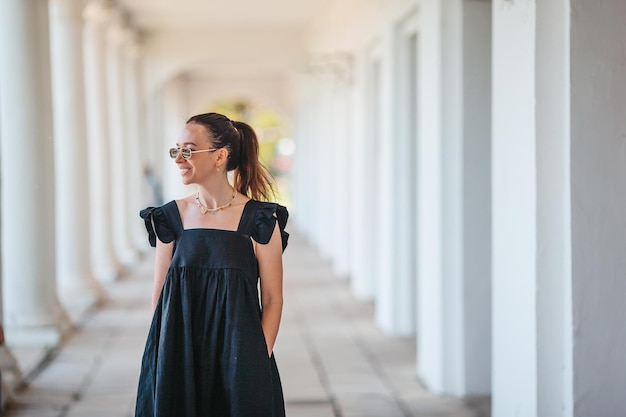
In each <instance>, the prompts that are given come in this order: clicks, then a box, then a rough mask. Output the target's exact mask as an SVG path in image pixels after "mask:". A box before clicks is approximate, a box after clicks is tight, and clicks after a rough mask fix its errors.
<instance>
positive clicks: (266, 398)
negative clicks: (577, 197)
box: [135, 113, 288, 417]
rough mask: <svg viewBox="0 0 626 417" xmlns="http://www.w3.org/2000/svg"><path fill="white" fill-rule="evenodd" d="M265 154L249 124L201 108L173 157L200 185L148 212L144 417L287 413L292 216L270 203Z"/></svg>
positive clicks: (186, 180) (139, 411) (139, 413)
mask: <svg viewBox="0 0 626 417" xmlns="http://www.w3.org/2000/svg"><path fill="white" fill-rule="evenodd" d="M258 152H259V145H258V141H257V138H256V135H255V133H254V130H252V128H251V127H250V126H248V125H247V124H245V123H242V122H235V121H231V120H230V119H228V118H227V117H226V116H223V115H221V114H217V113H207V114H200V115H197V116H193V117H192V118H190V119H189V120H188V121H187V123H186V125H185V127H184V129H183V131H182V134H181V137H180V139H179V140H178V142H177V143H176V147H175V148H172V149H170V156H171V157H172V158H173V159H174V162H175V163H176V165H177V166H178V169H179V170H180V176H181V180H182V182H183V184H196V185H197V186H198V189H197V191H196V192H195V193H194V194H193V195H190V196H188V197H185V198H182V199H180V200H175V201H171V202H169V203H167V204H165V205H163V206H161V207H156V208H154V207H149V208H147V209H145V210H142V211H141V217H142V218H143V219H144V220H145V223H146V228H147V230H148V233H149V240H150V244H151V245H152V246H156V260H155V270H154V289H153V292H152V306H153V309H154V316H153V319H152V325H151V326H150V332H149V334H148V340H147V342H146V347H145V352H144V355H143V361H142V366H141V375H140V378H139V388H138V393H137V403H136V408H135V416H136V417H148V416H150V417H191V416H195V417H209V416H215V417H283V416H284V415H285V406H284V400H283V392H282V387H281V383H280V378H279V375H278V368H277V366H276V361H275V360H274V355H273V353H272V351H273V348H274V343H275V342H276V336H277V334H278V327H279V324H280V319H281V314H282V307H283V267H282V252H283V251H284V249H285V247H286V246H287V238H288V234H287V233H286V232H285V225H286V223H287V217H288V213H287V209H286V208H285V207H283V206H280V205H278V204H275V203H269V202H266V201H267V200H268V199H269V198H270V196H271V195H272V194H273V193H272V191H273V182H272V179H271V176H270V175H269V174H268V172H267V171H266V170H265V168H264V167H262V165H261V164H260V162H259V160H258ZM229 171H234V175H233V185H231V184H230V183H229V180H228V176H227V173H228V172H229ZM259 279H260V304H259V294H258V291H257V283H258V282H259Z"/></svg>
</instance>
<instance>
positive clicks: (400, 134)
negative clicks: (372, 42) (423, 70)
mask: <svg viewBox="0 0 626 417" xmlns="http://www.w3.org/2000/svg"><path fill="white" fill-rule="evenodd" d="M393 49H394V57H393V62H394V68H393V94H394V97H393V124H392V131H393V136H392V137H393V144H392V147H393V159H394V161H393V167H392V170H393V185H392V186H393V188H392V189H393V202H394V203H393V206H392V214H391V217H392V221H393V240H392V243H391V244H392V246H393V270H392V271H391V273H390V275H389V276H388V277H387V278H386V280H387V281H390V284H391V285H392V288H391V289H390V290H391V291H390V298H391V299H390V319H391V326H392V327H391V330H392V331H393V333H395V334H399V335H404V336H407V335H412V334H414V333H415V329H416V314H415V306H416V296H417V270H416V267H417V264H416V262H415V260H416V258H417V248H416V239H415V238H414V237H415V235H416V233H417V195H416V194H417V163H416V161H417V157H418V155H417V123H418V122H417V119H418V118H419V115H418V113H417V93H418V91H417V76H418V74H417V16H416V14H415V13H411V14H410V15H408V16H406V17H405V18H404V19H403V20H401V21H400V22H398V23H397V24H396V25H395V26H394V28H393Z"/></svg>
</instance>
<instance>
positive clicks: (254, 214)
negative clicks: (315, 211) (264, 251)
mask: <svg viewBox="0 0 626 417" xmlns="http://www.w3.org/2000/svg"><path fill="white" fill-rule="evenodd" d="M246 206H248V207H250V211H251V214H250V217H251V219H252V220H253V227H252V233H251V234H252V238H253V239H254V240H255V241H256V242H257V243H260V244H262V245H264V244H267V243H268V242H269V241H270V239H271V237H272V234H273V233H274V229H275V228H276V225H277V224H278V227H279V229H280V232H281V237H282V241H283V250H284V249H285V248H286V247H287V240H288V238H289V233H287V232H286V231H285V228H286V226H287V220H288V218H289V211H288V210H287V208H286V207H285V206H283V205H280V204H278V203H274V202H268V201H258V200H250V201H248V202H247V203H246Z"/></svg>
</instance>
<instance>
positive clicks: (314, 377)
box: [3, 235, 488, 417]
mask: <svg viewBox="0 0 626 417" xmlns="http://www.w3.org/2000/svg"><path fill="white" fill-rule="evenodd" d="M151 268H152V265H151V260H150V259H148V260H146V261H145V262H143V263H142V264H141V265H140V266H139V267H138V269H137V270H135V271H134V273H133V274H132V276H130V277H128V278H126V279H124V280H121V281H118V282H115V283H113V284H111V285H110V286H109V287H107V289H106V290H107V293H108V296H109V301H108V302H107V303H105V305H104V306H103V307H101V308H99V309H97V310H95V311H93V312H92V313H90V314H88V315H87V316H86V317H84V319H83V320H82V321H81V325H80V326H79V328H78V329H77V330H76V331H75V332H74V333H73V334H72V335H71V336H70V337H69V338H68V340H67V341H66V343H64V345H63V347H62V348H61V349H59V350H58V351H57V352H54V353H53V354H52V355H51V357H50V359H49V361H48V363H46V364H45V366H39V367H38V368H37V369H36V371H32V372H31V373H30V377H29V384H28V386H27V387H26V388H25V389H23V390H22V391H21V392H19V394H18V397H17V398H16V401H15V402H14V403H13V404H12V405H11V406H10V408H9V410H7V411H6V413H5V414H3V415H4V416H5V417H132V416H133V410H134V397H135V390H136V385H137V375H138V372H139V365H140V360H141V354H142V351H143V345H144V342H145V337H146V333H147V330H148V326H149V322H150V307H149V304H150V302H149V299H150V288H151ZM372 316H373V309H372V306H371V305H370V304H368V303H363V302H359V301H357V300H355V299H354V297H352V295H351V294H350V292H349V290H348V284H347V282H345V281H341V280H339V279H336V278H335V277H334V276H333V274H332V271H331V270H330V268H329V266H328V265H327V264H326V263H324V262H323V261H321V260H320V259H319V258H318V257H317V255H316V253H315V251H314V250H313V249H311V247H309V246H307V244H306V242H304V241H303V240H302V239H301V238H299V237H298V236H297V235H292V238H291V240H290V246H289V248H288V249H287V252H286V254H285V309H284V314H283V322H282V325H281V330H280V334H279V338H278V342H277V345H276V348H275V353H276V358H277V361H278V366H279V369H280V371H281V377H282V381H283V388H284V392H285V400H286V407H287V416H288V417H396V416H397V417H410V416H414V417H483V416H487V415H488V412H485V411H483V412H479V411H477V408H475V409H470V408H469V407H467V406H466V405H464V404H462V403H461V402H459V401H457V400H452V399H442V398H438V397H434V396H432V395H430V394H429V393H428V392H426V391H425V390H424V389H423V387H422V386H421V385H420V383H419V382H418V380H417V378H416V377H415V373H414V367H415V365H414V364H415V345H414V343H413V341H412V340H410V339H401V338H394V337H389V336H385V335H383V334H382V333H381V332H380V331H379V330H378V329H377V328H376V327H375V326H374V325H373V322H372ZM16 353H17V355H18V357H19V358H20V360H21V362H20V363H23V362H24V361H31V362H33V363H34V362H36V361H37V359H36V358H35V356H36V355H35V356H33V354H32V352H30V353H29V352H27V351H23V352H19V351H18V352H16ZM23 366H24V365H23ZM31 367H32V366H31ZM483 408H484V407H483ZM172 417H185V416H172ZM251 417H254V416H251Z"/></svg>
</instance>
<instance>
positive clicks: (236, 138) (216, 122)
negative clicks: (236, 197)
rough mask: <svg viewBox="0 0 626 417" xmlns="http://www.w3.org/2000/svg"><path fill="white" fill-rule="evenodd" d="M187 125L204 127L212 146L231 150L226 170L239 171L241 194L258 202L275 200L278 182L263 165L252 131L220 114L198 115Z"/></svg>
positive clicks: (238, 182)
mask: <svg viewBox="0 0 626 417" xmlns="http://www.w3.org/2000/svg"><path fill="white" fill-rule="evenodd" d="M187 123H196V124H199V125H202V126H204V128H205V129H206V131H207V133H208V134H209V137H208V139H209V142H211V145H212V146H213V147H214V148H218V149H219V148H226V149H227V150H228V163H227V164H226V170H228V171H232V170H235V176H234V187H235V189H236V190H237V191H239V192H240V193H241V194H244V195H247V196H248V197H250V198H253V199H255V200H270V199H271V198H272V197H273V196H274V179H273V178H272V175H271V174H270V173H269V171H268V170H267V169H266V168H265V167H264V166H263V165H262V164H261V162H260V161H259V141H258V139H257V137H256V133H254V129H252V127H250V126H249V125H248V124H246V123H244V122H235V121H232V120H230V119H229V118H228V117H226V116H224V115H223V114H219V113H204V114H198V115H196V116H193V117H191V118H189V120H187Z"/></svg>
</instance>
